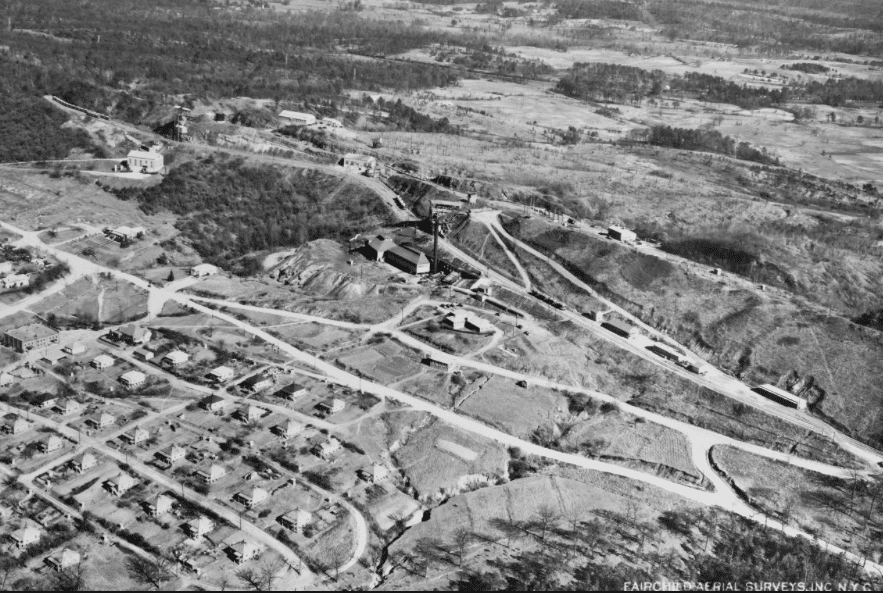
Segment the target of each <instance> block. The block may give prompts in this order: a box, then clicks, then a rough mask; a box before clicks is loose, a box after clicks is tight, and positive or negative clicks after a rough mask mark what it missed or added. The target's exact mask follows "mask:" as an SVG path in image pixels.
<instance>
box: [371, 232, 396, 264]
mask: <svg viewBox="0 0 883 593" xmlns="http://www.w3.org/2000/svg"><path fill="white" fill-rule="evenodd" d="M395 246H396V243H395V241H393V240H391V239H387V238H386V237H384V236H383V235H377V236H376V237H374V238H373V239H366V240H365V252H366V256H367V257H368V258H369V259H373V260H374V261H383V256H384V255H386V252H387V251H389V250H390V249H392V248H393V247H395Z"/></svg>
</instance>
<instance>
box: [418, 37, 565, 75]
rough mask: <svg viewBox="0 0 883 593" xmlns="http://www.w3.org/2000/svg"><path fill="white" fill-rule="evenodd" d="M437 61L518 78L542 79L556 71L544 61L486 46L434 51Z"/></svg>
mask: <svg viewBox="0 0 883 593" xmlns="http://www.w3.org/2000/svg"><path fill="white" fill-rule="evenodd" d="M431 54H432V55H433V57H435V59H436V61H439V62H450V63H452V64H456V65H458V66H462V67H464V68H466V69H469V70H481V71H483V72H493V73H495V74H503V75H505V76H512V77H517V78H533V79H536V78H540V77H545V76H549V75H550V74H553V73H554V72H555V69H554V68H552V67H551V66H549V64H547V63H546V62H543V61H542V60H529V59H525V58H521V57H518V56H513V55H511V54H508V53H507V52H506V51H505V50H504V49H503V48H501V47H498V48H495V47H491V46H490V45H485V46H483V47H479V48H476V49H472V50H465V51H461V50H460V49H459V48H456V47H451V48H449V49H441V50H433V51H432V52H431Z"/></svg>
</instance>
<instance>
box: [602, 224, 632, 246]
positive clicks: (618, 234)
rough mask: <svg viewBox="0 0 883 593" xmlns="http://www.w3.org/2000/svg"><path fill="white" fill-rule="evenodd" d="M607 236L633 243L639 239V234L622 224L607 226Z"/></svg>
mask: <svg viewBox="0 0 883 593" xmlns="http://www.w3.org/2000/svg"><path fill="white" fill-rule="evenodd" d="M607 236H608V237H610V238H611V239H616V240H617V241H622V242H623V243H632V242H634V241H637V240H638V236H637V235H636V234H635V233H634V232H633V231H630V230H628V229H624V228H622V227H620V226H611V227H608V228H607Z"/></svg>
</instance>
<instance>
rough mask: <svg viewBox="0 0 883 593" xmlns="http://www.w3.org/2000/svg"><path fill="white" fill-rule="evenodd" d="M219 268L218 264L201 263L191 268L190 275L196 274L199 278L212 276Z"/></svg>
mask: <svg viewBox="0 0 883 593" xmlns="http://www.w3.org/2000/svg"><path fill="white" fill-rule="evenodd" d="M217 273H218V268H217V266H213V265H211V264H199V265H196V266H193V267H192V268H190V275H191V276H196V277H197V278H199V277H202V276H211V275H212V274H217Z"/></svg>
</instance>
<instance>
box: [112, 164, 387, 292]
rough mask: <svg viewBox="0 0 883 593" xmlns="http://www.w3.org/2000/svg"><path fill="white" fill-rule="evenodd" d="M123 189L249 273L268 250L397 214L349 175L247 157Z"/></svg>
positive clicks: (211, 256)
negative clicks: (256, 162)
mask: <svg viewBox="0 0 883 593" xmlns="http://www.w3.org/2000/svg"><path fill="white" fill-rule="evenodd" d="M115 191H116V194H117V195H118V196H119V197H121V198H122V199H134V200H137V201H138V202H139V203H140V205H141V209H142V210H144V211H145V212H147V213H148V214H152V213H156V212H159V211H162V210H168V211H171V212H173V213H175V214H177V215H178V217H179V218H178V221H177V223H176V226H177V228H179V229H180V230H181V232H182V233H183V235H184V236H185V237H186V238H187V239H188V240H189V241H190V242H191V243H192V244H193V247H194V249H196V251H197V252H198V253H199V254H200V255H201V256H202V257H203V259H205V260H206V261H208V262H210V263H213V264H216V265H218V266H221V267H223V268H225V269H228V270H232V271H233V272H235V273H237V274H243V275H246V274H251V273H254V272H255V271H257V270H258V269H260V258H259V257H257V256H258V255H260V254H261V253H262V252H263V251H265V250H268V249H274V248H281V247H296V246H298V245H301V244H303V243H305V242H307V241H312V240H313V239H319V238H331V239H348V238H350V237H351V236H353V235H354V234H356V233H357V232H360V231H363V230H365V229H366V228H371V227H373V226H375V225H378V224H383V223H384V222H387V221H388V220H389V218H390V213H389V212H388V210H387V209H386V207H385V206H384V204H383V202H381V201H379V200H377V199H376V196H374V194H373V193H372V192H370V191H369V190H367V189H364V188H363V187H362V186H360V185H357V184H354V183H351V182H349V181H347V180H346V179H345V178H344V179H341V178H338V177H334V176H332V175H329V174H327V173H323V172H321V171H317V170H309V171H305V170H304V171H297V170H295V171H294V172H290V171H285V170H281V169H279V168H276V167H272V166H267V165H250V164H247V163H246V162H245V161H244V159H241V158H223V157H220V158H218V157H208V158H206V159H203V160H201V161H195V162H190V163H186V164H184V165H181V166H180V167H176V168H175V169H173V170H172V172H171V173H169V174H168V175H167V176H166V177H165V178H164V179H163V182H162V183H161V184H159V185H156V186H153V187H150V188H145V189H136V188H127V189H121V190H115Z"/></svg>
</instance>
